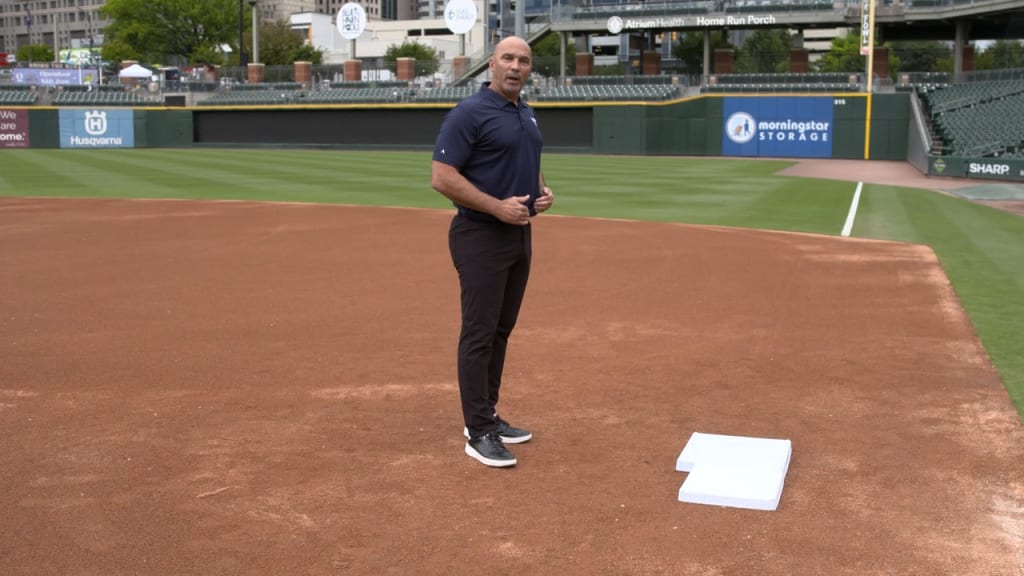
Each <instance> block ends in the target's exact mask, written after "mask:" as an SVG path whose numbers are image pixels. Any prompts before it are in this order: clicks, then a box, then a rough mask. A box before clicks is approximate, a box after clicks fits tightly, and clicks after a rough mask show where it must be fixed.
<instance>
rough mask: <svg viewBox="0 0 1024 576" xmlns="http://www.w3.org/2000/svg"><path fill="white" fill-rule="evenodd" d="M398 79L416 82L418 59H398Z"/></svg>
mask: <svg viewBox="0 0 1024 576" xmlns="http://www.w3.org/2000/svg"><path fill="white" fill-rule="evenodd" d="M397 75H398V79H399V80H415V79H416V59H415V58H399V59H398V74H397Z"/></svg>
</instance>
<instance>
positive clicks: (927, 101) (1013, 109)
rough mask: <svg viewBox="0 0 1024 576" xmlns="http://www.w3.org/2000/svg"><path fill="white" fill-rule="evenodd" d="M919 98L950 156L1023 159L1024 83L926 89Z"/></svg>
mask: <svg viewBox="0 0 1024 576" xmlns="http://www.w3.org/2000/svg"><path fill="white" fill-rule="evenodd" d="M918 96H919V97H920V98H921V102H922V103H923V105H924V108H925V111H926V113H927V114H928V115H929V116H930V118H931V121H932V124H933V126H934V127H935V129H936V131H937V132H938V133H939V134H940V135H941V137H942V140H943V142H945V143H946V153H947V154H949V155H952V156H965V157H977V156H993V155H999V156H1011V157H1024V82H1021V81H1020V80H1002V81H995V82H972V83H966V84H952V85H948V86H923V87H920V88H919V89H918Z"/></svg>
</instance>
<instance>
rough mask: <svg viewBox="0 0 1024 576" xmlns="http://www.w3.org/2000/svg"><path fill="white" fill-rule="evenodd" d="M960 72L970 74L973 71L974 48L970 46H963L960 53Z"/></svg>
mask: <svg viewBox="0 0 1024 576" xmlns="http://www.w3.org/2000/svg"><path fill="white" fill-rule="evenodd" d="M960 55H961V60H960V71H961V72H971V71H973V70H974V46H971V45H970V44H966V45H964V49H963V52H961V53H960Z"/></svg>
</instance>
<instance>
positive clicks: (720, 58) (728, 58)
mask: <svg viewBox="0 0 1024 576" xmlns="http://www.w3.org/2000/svg"><path fill="white" fill-rule="evenodd" d="M735 59H736V51H735V50H731V49H729V48H716V49H715V62H714V64H713V67H714V71H715V74H732V64H733V61H734V60H735Z"/></svg>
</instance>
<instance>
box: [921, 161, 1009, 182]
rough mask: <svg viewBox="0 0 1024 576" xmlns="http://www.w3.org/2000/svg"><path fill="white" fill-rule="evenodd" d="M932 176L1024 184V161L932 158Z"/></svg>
mask: <svg viewBox="0 0 1024 576" xmlns="http://www.w3.org/2000/svg"><path fill="white" fill-rule="evenodd" d="M928 174H929V175H931V176H949V177H951V178H981V179H984V180H1007V181H1016V182H1024V160H1020V159H1015V158H932V159H931V160H930V161H929V163H928Z"/></svg>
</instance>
